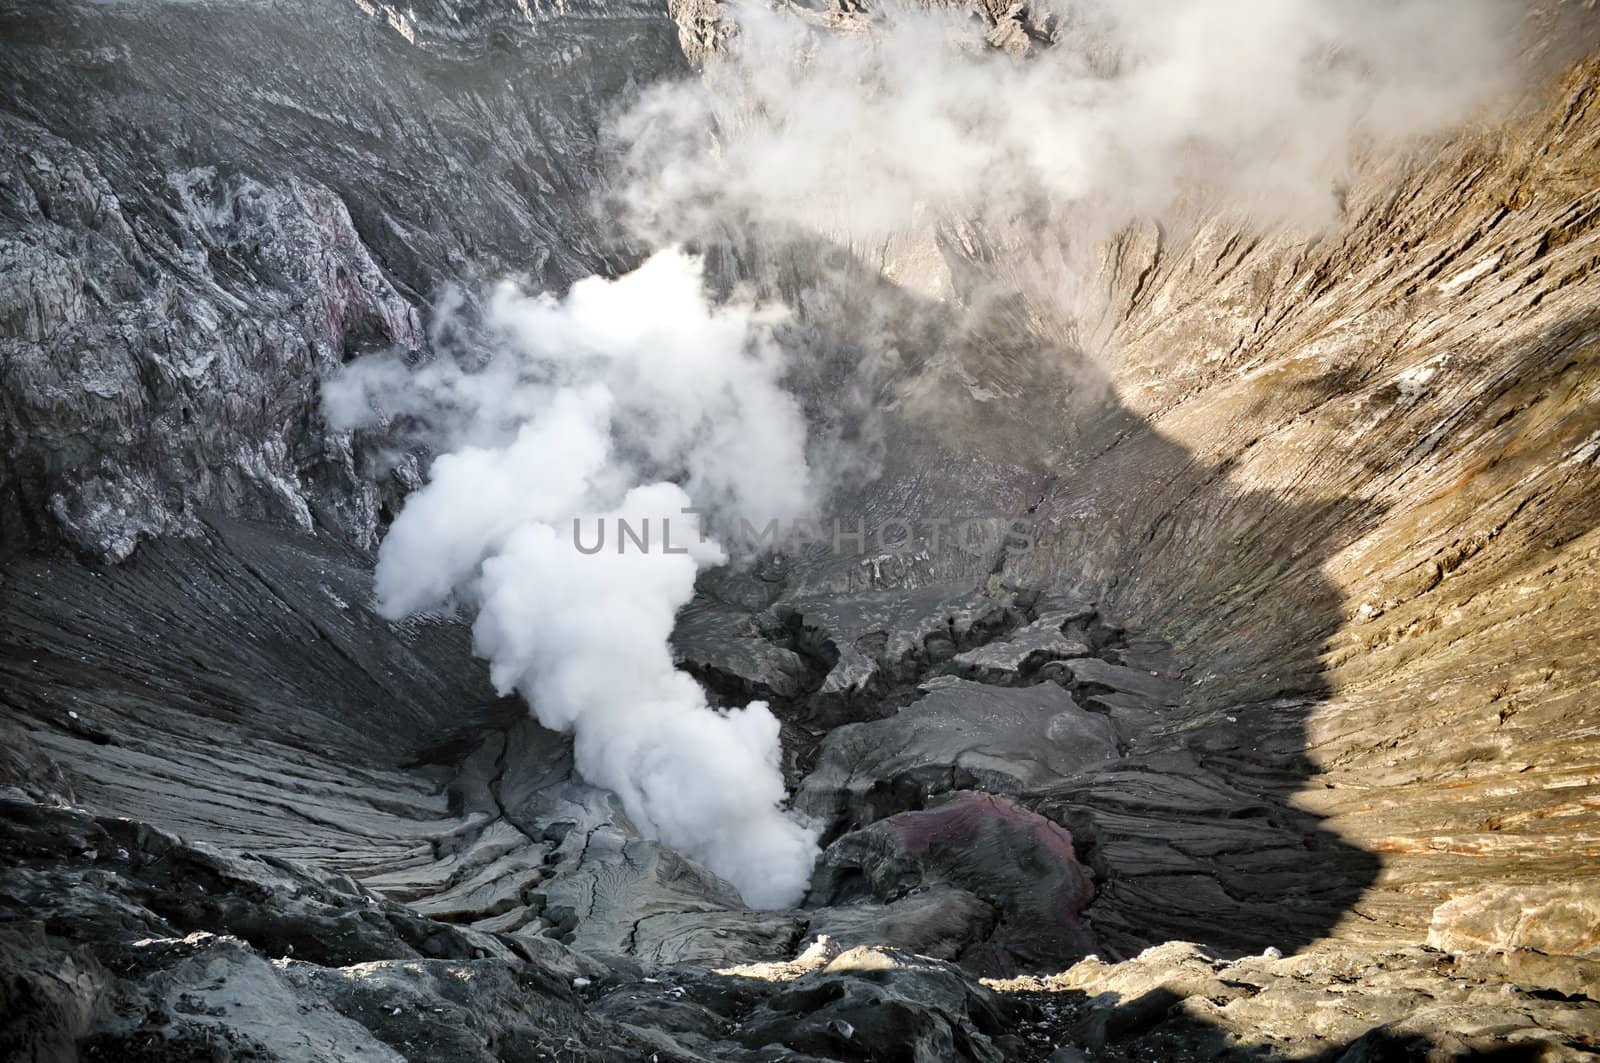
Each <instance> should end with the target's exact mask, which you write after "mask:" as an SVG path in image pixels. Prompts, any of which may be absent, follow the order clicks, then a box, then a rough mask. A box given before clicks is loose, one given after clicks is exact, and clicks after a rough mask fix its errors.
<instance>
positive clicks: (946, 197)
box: [615, 0, 1522, 245]
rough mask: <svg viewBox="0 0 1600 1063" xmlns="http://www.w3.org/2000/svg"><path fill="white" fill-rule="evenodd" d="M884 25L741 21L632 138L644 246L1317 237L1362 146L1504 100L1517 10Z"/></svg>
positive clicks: (895, 18)
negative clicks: (1034, 30) (1284, 232)
mask: <svg viewBox="0 0 1600 1063" xmlns="http://www.w3.org/2000/svg"><path fill="white" fill-rule="evenodd" d="M871 6H872V7H873V8H874V9H875V15H874V16H873V17H871V18H867V17H859V18H851V17H841V16H838V15H833V16H824V15H822V14H821V13H820V12H810V11H804V10H802V9H800V8H797V7H793V6H790V7H788V8H786V9H783V10H782V11H774V10H772V9H770V8H768V7H767V6H766V5H760V4H741V3H728V4H725V5H724V6H723V8H722V9H721V10H722V14H723V16H724V17H725V18H726V19H728V20H730V21H731V22H733V23H734V24H735V26H736V31H735V32H734V33H733V35H732V36H731V38H730V39H729V41H728V43H727V45H726V47H725V48H724V50H723V51H722V53H721V54H718V55H715V56H713V57H712V58H711V59H710V60H709V61H708V62H707V63H706V67H705V71H704V76H703V77H701V78H697V79H693V80H688V81H683V82H678V83H671V84H665V85H661V86H657V87H655V88H653V89H652V90H650V92H648V93H647V94H646V95H645V96H644V98H643V99H642V100H641V101H640V102H639V104H638V105H637V106H635V107H634V108H632V109H631V110H630V111H629V112H627V113H626V114H625V115H624V116H623V117H622V118H621V119H620V120H619V121H618V122H617V123H616V128H615V132H616V134H617V136H618V139H619V141H620V142H621V144H622V146H623V148H624V149H625V150H624V159H625V166H626V167H627V168H628V172H629V173H628V179H627V180H626V181H625V182H624V183H623V186H622V191H621V193H620V199H621V205H622V207H623V209H624V210H625V211H626V212H627V214H628V215H629V217H630V221H631V223H632V224H633V225H634V226H635V227H636V229H637V230H638V231H640V232H643V233H646V234H648V235H649V236H650V237H652V238H654V239H657V240H661V239H682V238H687V237H705V236H707V235H709V234H711V233H714V232H717V231H719V229H720V228H722V227H726V226H728V225H729V224H735V225H737V224H743V223H751V224H754V225H756V226H758V227H764V228H766V229H768V230H777V231H780V232H781V231H783V230H784V229H799V230H800V231H803V232H809V233H813V234H822V235H825V236H828V237H830V238H833V239H835V240H841V241H849V242H856V243H857V244H858V245H859V244H861V243H866V242H870V241H876V240H882V239H884V238H886V237H888V236H891V235H894V234H897V233H900V232H905V231H908V230H912V229H916V228H918V227H921V226H926V225H927V224H929V223H930V222H931V223H937V222H939V221H952V220H953V221H958V222H969V221H986V220H1012V219H1015V218H1016V217H1018V216H1027V217H1035V218H1036V217H1038V213H1039V210H1040V208H1041V206H1042V205H1043V206H1044V207H1045V208H1046V209H1060V208H1063V207H1067V206H1077V207H1080V208H1081V209H1080V211H1079V214H1078V217H1079V220H1080V222H1081V221H1082V220H1084V219H1085V218H1088V219H1090V220H1092V221H1093V223H1094V224H1096V225H1097V226H1098V227H1100V228H1101V229H1102V230H1107V229H1112V228H1115V227H1118V226H1120V225H1122V224H1124V223H1126V222H1127V221H1130V220H1133V219H1134V218H1135V217H1140V216H1157V217H1159V216H1161V215H1163V214H1165V213H1166V212H1167V211H1169V210H1170V209H1171V208H1172V207H1173V206H1175V205H1177V204H1178V203H1180V202H1181V201H1183V200H1184V199H1185V197H1194V196H1202V197H1206V198H1208V199H1209V200H1210V202H1211V204H1212V205H1213V206H1215V205H1217V204H1218V203H1220V204H1221V205H1222V206H1224V207H1226V208H1229V209H1237V210H1240V211H1245V212H1250V213H1253V214H1255V215H1256V216H1257V217H1258V219H1260V220H1261V221H1263V222H1267V223H1272V222H1280V221H1285V220H1288V221H1295V222H1302V223H1312V224H1316V223H1321V222H1323V221H1326V220H1328V219H1329V218H1330V217H1331V216H1332V214H1333V213H1334V211H1335V210H1336V203H1337V200H1336V196H1335V186H1336V183H1337V181H1338V180H1339V179H1340V178H1341V177H1342V176H1343V175H1344V174H1345V173H1346V172H1347V170H1348V166H1349V163H1350V158H1351V155H1352V151H1353V149H1354V148H1355V147H1356V146H1357V145H1358V144H1359V143H1360V142H1362V141H1365V142H1368V143H1374V142H1388V141H1392V140H1393V139H1394V138H1396V137H1406V136H1411V135H1416V134H1426V133H1431V132H1434V131H1437V130H1440V129H1442V128H1445V127H1446V126H1448V125H1450V124H1452V123H1454V122H1457V121H1458V120H1460V119H1462V118H1463V117H1464V116H1466V115H1468V114H1469V113H1471V111H1472V110H1473V109H1474V108H1475V107H1478V106H1479V105H1481V104H1482V103H1483V102H1484V100H1485V99H1486V98H1488V97H1489V96H1490V95H1491V94H1493V93H1495V92H1496V91H1498V90H1499V89H1500V88H1502V87H1503V85H1504V82H1505V78H1506V75H1507V69H1508V65H1509V64H1508V59H1509V57H1510V55H1511V47H1512V46H1511V42H1512V41H1513V40H1514V39H1515V36H1516V35H1515V28H1516V25H1515V20H1516V18H1517V13H1518V11H1520V10H1521V8H1522V5H1519V4H1515V3H1509V2H1506V0H1057V2H1056V3H1054V4H1048V3H1047V4H1036V5H1030V7H1031V9H1032V10H1033V11H1034V12H1035V14H1039V13H1042V12H1047V11H1051V10H1054V11H1055V12H1057V13H1058V14H1057V16H1055V21H1054V25H1053V30H1052V32H1053V33H1054V35H1055V40H1054V41H1053V43H1050V44H1047V45H1040V44H1037V43H1036V44H1034V45H1033V46H1031V47H1029V48H1028V52H1029V54H1028V55H1027V56H1026V57H1020V56H1018V55H1015V54H1008V53H1007V52H1006V51H1005V50H1002V49H997V48H995V47H992V46H991V45H992V44H993V43H994V42H995V41H996V40H997V39H998V38H997V34H996V33H995V32H993V31H990V30H989V27H987V26H986V25H985V24H983V23H981V22H980V21H979V20H977V19H976V18H975V17H973V16H972V13H971V11H970V10H969V9H966V8H955V9H947V10H943V11H939V10H935V11H929V10H928V9H926V8H923V7H920V6H913V5H904V6H902V5H899V4H895V3H884V4H876V3H875V4H873V5H871ZM841 26H843V27H844V28H845V31H844V32H841V31H840V28H841ZM868 27H870V28H868ZM986 32H987V34H988V37H989V42H987V43H986V41H985V35H986ZM1025 41H1026V38H1025V37H1024V35H1023V34H1022V32H1021V30H1020V29H1013V30H1012V31H1011V35H1010V38H1009V40H1008V41H1003V42H1002V43H1008V44H1010V45H1013V46H1014V45H1018V44H1021V43H1024V42H1025ZM1012 50H1013V51H1014V50H1016V49H1015V48H1014V47H1013V49H1012ZM710 130H715V133H714V134H713V135H708V131H710Z"/></svg>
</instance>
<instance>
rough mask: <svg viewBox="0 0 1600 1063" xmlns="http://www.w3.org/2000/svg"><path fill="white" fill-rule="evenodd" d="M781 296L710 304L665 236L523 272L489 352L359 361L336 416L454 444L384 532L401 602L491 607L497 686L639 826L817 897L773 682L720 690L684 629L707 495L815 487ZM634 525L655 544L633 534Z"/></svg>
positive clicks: (754, 896) (749, 894)
mask: <svg viewBox="0 0 1600 1063" xmlns="http://www.w3.org/2000/svg"><path fill="white" fill-rule="evenodd" d="M779 317H780V315H779V314H777V313H775V312H774V311H772V310H770V309H766V308H758V307H756V306H753V305H750V304H748V303H744V302H739V301H733V302H728V303H725V304H723V305H713V304H712V303H711V302H710V301H709V300H708V298H707V295H706V292H705V289H704V285H703V281H702V274H701V263H700V260H699V259H697V258H694V257H691V256H688V255H685V254H683V253H681V252H678V251H670V250H669V251H663V252H659V253H658V254H656V255H655V256H653V257H652V258H651V259H650V260H649V261H648V262H646V263H645V264H644V265H643V266H642V267H641V268H640V269H638V270H637V271H635V272H633V273H631V274H628V275H626V276H624V277H621V278H619V279H617V280H614V281H608V280H604V279H601V278H590V279H588V280H585V281H581V282H579V283H578V284H576V285H574V286H573V288H572V290H571V292H570V293H569V294H568V295H567V296H566V298H564V299H560V300H558V299H555V298H553V297H551V296H549V295H527V294H524V293H523V292H521V291H520V290H518V289H517V288H516V287H515V286H512V285H510V284H505V285H502V286H501V287H500V288H499V289H498V290H497V291H496V292H495V294H494V296H493V297H492V298H491V299H490V301H489V304H488V307H487V311H486V316H485V324H486V325H487V326H488V328H489V330H490V334H491V335H492V336H493V337H494V339H495V343H494V347H495V349H494V351H493V354H492V356H490V357H489V358H488V360H487V361H486V362H485V364H483V365H481V366H479V367H477V368H474V369H470V370H469V369H467V368H464V367H462V366H461V365H460V364H459V363H458V362H456V361H455V360H453V359H451V358H448V357H445V358H439V359H436V360H435V361H434V362H432V363H430V364H429V365H428V366H426V367H425V368H423V369H421V370H418V371H410V370H408V369H406V368H405V367H404V366H402V365H401V364H400V363H399V362H398V361H396V360H394V359H392V358H379V359H374V360H369V361H364V362H358V363H356V364H355V365H354V366H353V367H352V368H351V369H350V370H349V371H348V372H347V373H346V374H345V375H343V376H342V377H341V378H339V379H338V380H336V381H334V382H333V383H332V384H331V385H330V386H329V388H328V401H327V407H328V412H329V415H330V418H331V419H332V420H333V421H334V422H335V423H336V424H341V425H343V426H346V427H354V426H357V425H360V424H366V423H371V422H372V421H373V420H375V419H376V417H377V416H379V414H380V413H381V414H382V415H385V416H387V415H394V414H400V413H409V414H413V415H416V416H419V417H421V418H423V419H425V420H429V421H430V422H432V423H434V424H435V425H436V426H438V427H439V428H440V430H442V431H443V432H445V433H446V434H447V441H446V444H445V445H447V446H451V447H453V448H454V449H452V450H451V452H449V453H446V454H443V455H442V456H440V457H439V458H438V459H437V460H435V461H434V463H433V466H432V468H431V469H430V471H429V476H428V482H427V484H426V485H425V486H424V487H422V488H421V489H420V490H418V491H416V492H415V493H413V494H412V495H411V497H410V498H408V499H407V500H406V503H405V506H404V508H403V509H402V510H401V512H400V515H399V516H398V517H397V518H396V520H395V522H394V524H393V526H392V527H391V528H390V530H389V534H388V536H387V537H386V538H385V539H384V541H383V545H382V548H381V550H380V552H379V561H378V575H377V589H378V601H379V608H380V610H381V611H382V613H383V614H384V615H385V616H388V617H390V618H399V617H402V616H406V615H409V614H412V613H415V612H418V611H420V610H425V609H429V608H434V607H437V606H438V605H440V604H441V603H443V602H445V601H446V600H448V599H450V598H451V597H452V596H455V597H459V598H460V599H461V600H464V601H466V602H467V603H469V604H471V605H472V606H474V607H475V608H476V610H477V619H476V622H475V624H474V625H473V640H474V646H475V648H476V650H477V652H478V653H479V654H481V655H483V656H484V657H486V658H488V660H489V662H490V672H491V676H492V678H493V681H494V685H495V687H496V688H497V689H498V690H500V691H501V692H502V693H509V692H511V691H513V690H515V691H518V692H520V693H521V694H522V695H523V696H524V697H525V698H526V699H527V701H528V703H529V704H530V705H531V706H532V707H533V710H534V712H535V713H536V714H537V716H538V718H539V720H540V722H542V723H543V724H545V725H546V726H548V727H552V728H556V729H560V730H570V731H571V732H572V733H573V735H574V749H575V754H576V762H577V768H578V770H579V772H581V773H582V775H583V777H584V778H585V779H587V780H588V781H589V782H592V783H594V784H595V785H598V786H603V787H606V788H608V789H611V790H613V791H615V792H616V793H617V794H618V796H619V797H620V798H621V800H622V804H623V807H624V808H625V809H626V811H627V813H628V815H629V817H630V818H631V819H632V820H633V822H634V824H635V825H636V826H637V827H638V828H639V829H640V831H641V832H643V833H644V834H645V835H647V836H649V837H653V838H658V839H660V840H661V841H663V842H666V843H668V844H670V845H673V846H675V847H677V848H679V849H681V850H683V851H685V852H687V853H689V854H691V855H693V856H695V857H697V858H698V859H700V860H701V861H702V862H703V863H704V864H705V865H706V866H708V867H709V868H711V869H712V870H714V871H716V872H717V873H719V874H720V875H722V876H723V877H725V878H726V879H728V880H729V881H730V882H732V883H733V884H734V885H735V886H736V887H737V888H738V890H739V892H740V893H741V894H742V895H743V897H744V898H745V900H746V902H747V903H749V904H751V905H754V906H757V907H775V906H782V905H786V904H791V903H794V902H795V901H796V900H798V899H799V897H800V895H801V894H802V893H803V891H804V888H805V884H806V881H807V879H808V877H809V875H810V870H811V865H812V861H813V857H814V853H815V846H816V838H815V835H814V833H813V832H811V831H809V830H808V829H806V828H805V827H803V826H802V825H801V824H799V823H797V822H795V821H794V820H792V819H791V818H789V817H788V816H787V815H785V814H784V813H783V812H782V811H781V810H780V802H782V800H783V798H784V789H783V780H782V775H781V773H780V770H779V746H778V721H777V720H776V719H775V718H774V717H773V715H772V713H771V712H770V711H769V710H768V708H767V706H766V705H765V704H762V703H759V702H758V703H755V704H752V705H750V706H749V707H747V708H745V709H742V710H741V709H735V710H731V711H717V710H713V709H712V708H710V707H709V706H708V705H707V703H706V699H705V695H704V693H703V692H702V690H701V689H700V687H699V686H698V684H696V683H695V681H694V680H693V679H691V678H690V677H689V676H687V675H685V674H684V673H682V672H680V671H678V670H677V669H676V668H674V667H673V662H672V656H671V652H670V650H669V647H668V641H667V640H668V636H669V635H670V634H671V633H672V628H673V624H674V621H675V617H676V614H677V612H678V610H679V609H680V608H681V607H682V606H683V605H685V604H686V603H687V602H688V601H689V600H690V598H691V597H692V595H693V592H694V581H695V574H696V572H697V571H698V570H699V569H700V568H701V567H703V566H708V565H715V564H719V563H721V562H722V561H723V560H724V556H723V553H722V550H721V548H720V547H719V546H718V545H717V544H716V543H715V542H713V541H709V540H707V541H702V540H701V537H700V535H699V525H698V524H697V522H696V518H695V516H694V515H692V514H686V513H685V512H684V511H685V510H686V509H689V508H691V507H698V508H701V509H705V510H707V511H709V512H714V513H718V514H722V515H727V514H731V513H735V512H737V513H739V514H742V515H749V516H751V517H754V518H756V519H758V520H766V519H773V518H777V519H788V518H792V517H797V516H800V515H801V514H802V513H804V512H805V511H806V509H807V507H808V504H809V502H810V492H811V485H810V482H809V476H808V471H807V466H806V460H805V424H804V422H803V420H802V418H801V415H800V412H799V409H798V408H797V406H796V404H795V403H794V401H793V400H792V399H791V398H790V397H789V396H788V395H786V394H785V393H784V391H783V390H782V388H781V386H780V375H781V369H782V366H781V363H780V359H779V355H778V352H777V349H776V347H775V345H774V343H773V341H772V337H771V329H772V326H773V325H774V324H775V323H776V321H777V320H778V319H779ZM577 518H583V521H582V535H581V543H582V546H583V548H584V550H583V551H580V550H579V548H578V545H579V542H580V539H579V537H578V536H577V533H576V531H575V525H574V521H575V519H577ZM623 522H625V523H626V524H627V526H628V528H629V529H631V530H632V532H633V533H634V534H635V535H637V536H640V537H643V538H646V539H647V543H646V548H645V549H640V548H639V547H638V545H637V544H636V542H635V541H634V540H633V539H631V538H630V539H627V540H626V541H623V540H622V539H621V538H620V535H621V529H622V523H623ZM668 522H670V523H668ZM602 533H603V534H604V535H605V536H606V537H607V538H606V540H605V545H604V548H603V549H601V550H599V551H598V552H595V553H588V552H587V551H589V550H592V549H593V548H594V545H595V542H596V539H597V536H599V535H600V534H602Z"/></svg>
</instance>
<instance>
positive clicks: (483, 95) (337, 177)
mask: <svg viewBox="0 0 1600 1063" xmlns="http://www.w3.org/2000/svg"><path fill="white" fill-rule="evenodd" d="M0 18H3V19H4V28H5V32H4V38H3V40H4V43H3V45H0V47H3V49H4V53H5V75H4V77H5V88H4V92H5V108H4V115H3V121H4V123H5V130H4V136H3V137H0V142H3V144H4V148H3V151H4V153H5V154H4V162H3V165H0V168H3V171H4V173H5V181H4V190H5V196H4V203H3V206H0V211H3V217H4V220H5V244H4V251H3V254H4V256H5V259H4V261H5V273H4V275H5V286H4V294H3V296H0V305H3V308H4V309H3V312H0V317H3V319H4V321H5V329H6V332H5V335H6V348H5V361H4V374H5V388H4V396H5V398H4V402H5V417H4V420H3V428H0V431H3V432H4V437H3V438H0V454H3V461H4V463H5V464H4V470H5V471H4V474H3V476H0V483H3V485H4V488H3V489H4V490H5V492H6V495H5V497H6V499H7V503H6V505H5V507H4V512H5V516H4V518H3V519H4V521H5V523H4V525H3V528H4V533H5V536H6V540H7V541H8V543H12V544H15V543H17V542H19V541H41V540H42V541H46V542H49V541H58V540H62V539H64V540H65V541H66V542H67V543H69V544H71V545H73V546H76V547H78V548H80V549H84V550H87V551H90V552H92V553H96V554H103V555H105V556H111V557H125V556H127V554H128V553H129V552H130V551H131V550H132V549H133V548H134V545H135V544H136V543H137V541H138V540H139V539H140V538H141V537H142V536H146V535H151V534H162V533H166V532H184V531H189V532H193V531H195V530H197V529H198V527H199V525H198V519H199V518H198V514H199V513H200V512H201V511H205V510H211V511H222V512H227V513H233V514H240V515H250V516H257V517H267V518H271V519H274V520H279V521H284V522H287V523H291V524H294V525H297V526H299V527H300V528H301V529H303V530H307V531H309V530H311V529H312V528H313V527H320V528H323V529H325V530H327V531H329V532H332V533H333V534H335V535H337V536H339V537H341V538H344V539H346V540H349V541H353V542H355V543H358V544H363V545H365V544H369V543H370V542H371V541H372V536H373V534H374V531H375V529H376V527H377V524H378V523H379V520H380V515H379V514H380V509H381V507H382V505H383V503H384V496H385V493H386V492H385V491H384V490H382V489H379V488H375V487H374V486H373V482H372V481H373V480H374V479H375V478H376V477H374V475H373V471H372V467H371V466H370V465H367V464H364V459H363V458H362V456H361V455H359V454H358V453H356V451H355V449H353V447H352V444H351V441H350V439H349V437H348V436H347V435H345V434H341V433H337V432H332V431H329V430H328V428H327V427H326V426H325V425H324V424H323V423H322V421H321V418H320V416H319V414H318V413H317V408H318V400H317V396H318V391H319V385H320V382H321V380H322V379H323V378H324V377H326V376H327V375H328V373H329V372H331V371H332V370H333V369H335V368H337V366H338V365H339V364H340V363H341V362H342V361H345V360H348V359H350V358H353V357H355V356H356V355H358V354H361V353H365V352H370V351H374V350H383V349H387V348H390V347H399V348H401V349H403V350H410V351H418V350H421V349H423V348H424V347H426V346H427V342H428V341H427V337H426V336H425V335H424V331H423V314H422V311H423V308H424V307H425V306H426V305H427V304H428V303H429V302H430V301H432V300H434V299H436V298H438V297H440V296H441V294H442V289H443V288H444V287H445V286H446V285H448V284H451V283H460V284H466V285H469V286H470V285H473V284H476V283H478V282H480V281H481V280H482V279H483V278H485V277H489V278H498V277H500V276H502V275H504V274H506V273H508V272H512V271H518V272H524V273H527V274H529V275H530V276H531V277H532V278H534V279H535V280H536V281H537V282H539V283H541V284H546V285H550V286H555V287H560V286H562V285H565V284H567V283H570V282H571V281H573V280H575V279H577V278H578V277H582V276H587V275H588V274H590V273H592V272H595V271H596V270H604V269H606V268H608V264H611V265H612V266H613V268H614V262H615V260H614V259H610V258H608V256H607V254H606V252H605V251H604V250H603V249H602V247H601V245H600V243H599V241H598V240H597V238H596V235H595V233H596V230H597V226H596V224H595V223H594V221H593V220H592V216H591V213H590V209H589V195H590V191H591V189H592V188H593V187H594V186H595V185H596V183H597V182H598V179H599V177H598V175H599V172H600V163H599V159H598V156H597V143H596V142H597V138H598V131H599V124H600V120H601V118H602V116H603V115H604V114H605V113H606V110H607V108H608V107H610V106H613V104H614V101H616V100H617V98H618V95H619V93H621V92H622V91H623V90H624V89H625V88H626V87H627V86H629V85H632V84H634V83H636V82H638V81H640V80H649V79H653V78H656V77H660V76H663V75H670V74H672V73H674V72H677V71H679V70H680V69H681V66H682V60H681V57H680V55H679V53H678V51H677V45H676V36H675V32H674V28H673V26H672V24H671V23H669V22H668V21H667V20H666V19H665V18H664V17H662V14H661V13H660V12H659V11H656V10H654V9H653V8H651V7H649V6H648V5H629V4H611V3H604V2H596V3H592V4H588V3H586V4H584V5H582V6H579V7H565V6H564V7H563V8H562V9H561V10H560V11H559V12H556V11H548V10H540V11H535V10H534V9H533V8H531V7H529V6H528V5H526V4H517V3H513V2H511V0H506V2H505V3H503V4H488V5H459V6H457V5H452V4H442V5H437V6H436V7H433V8H427V7H424V8H421V9H418V8H415V7H414V8H411V9H409V11H408V13H404V14H402V13H401V12H400V11H399V9H398V8H394V7H392V6H389V5H360V4H345V3H341V4H337V5H334V6H332V7H329V6H327V5H322V4H315V3H304V4H242V5H240V4H230V3H216V4H212V3H199V4H188V3H180V4H158V5H155V6H153V7H142V6H131V5H95V4H59V3H54V2H49V0H46V2H40V3H24V4H17V5H11V6H10V7H9V8H8V9H7V11H6V12H5V13H4V14H3V15H0ZM399 475H401V476H402V478H403V477H406V476H410V477H412V478H413V479H414V478H415V476H416V475H417V474H416V470H415V468H414V466H405V467H403V468H402V469H401V470H400V471H399ZM393 487H394V483H393V481H390V489H389V492H388V493H392V492H393Z"/></svg>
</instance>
